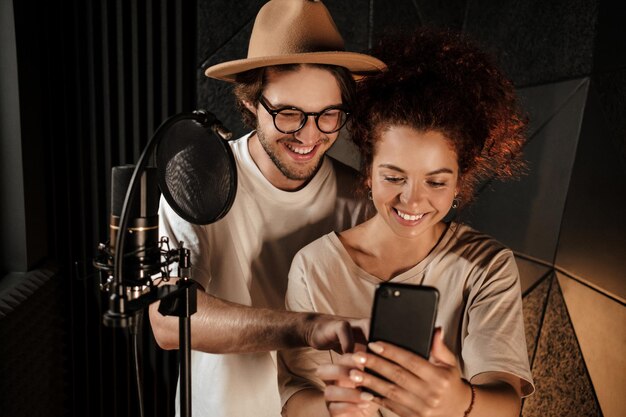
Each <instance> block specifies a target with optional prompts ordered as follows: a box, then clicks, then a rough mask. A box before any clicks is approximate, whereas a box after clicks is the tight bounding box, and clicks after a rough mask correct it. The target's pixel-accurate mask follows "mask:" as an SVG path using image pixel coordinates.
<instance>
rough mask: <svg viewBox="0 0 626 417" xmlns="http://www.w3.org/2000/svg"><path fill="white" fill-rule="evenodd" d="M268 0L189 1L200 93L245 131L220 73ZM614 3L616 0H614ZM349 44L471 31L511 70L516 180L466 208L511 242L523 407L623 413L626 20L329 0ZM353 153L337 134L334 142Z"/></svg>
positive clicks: (560, 5) (476, 221)
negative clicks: (520, 123) (521, 117)
mask: <svg viewBox="0 0 626 417" xmlns="http://www.w3.org/2000/svg"><path fill="white" fill-rule="evenodd" d="M264 3H265V2H264V1H250V2H245V4H241V3H232V2H230V1H227V0H217V1H216V0H213V1H207V0H200V1H198V43H197V45H198V50H197V53H198V69H197V70H198V72H197V86H198V95H197V98H198V102H197V104H198V107H204V108H208V109H210V110H211V111H213V112H214V113H216V115H218V117H219V118H220V119H221V120H222V121H223V122H224V123H225V124H226V125H227V126H229V127H230V128H231V129H232V130H233V131H235V132H236V133H237V134H242V133H243V132H245V129H244V128H243V126H241V124H240V122H239V116H238V114H237V112H236V111H235V110H234V105H233V99H232V96H231V94H230V90H229V85H228V84H227V83H223V82H220V81H215V80H210V79H207V78H206V77H204V75H203V70H204V68H206V67H207V66H209V65H212V64H214V63H218V62H221V61H224V60H229V59H236V58H243V57H245V54H246V50H247V39H248V37H249V34H250V31H251V29H252V24H253V20H254V16H255V14H256V11H257V10H258V8H259V7H260V6H261V5H262V4H264ZM613 3H615V2H613ZM325 4H326V5H327V7H328V9H329V10H330V12H331V14H332V15H333V17H334V18H335V21H336V23H337V26H338V27H339V29H340V31H341V32H342V34H343V35H344V38H345V40H346V46H347V49H349V50H354V51H365V50H367V48H368V47H369V46H370V45H372V43H374V42H376V40H377V39H378V38H379V37H380V35H381V34H383V33H385V31H388V30H411V29H412V28H415V27H417V26H426V25H434V26H445V27H451V28H455V29H458V30H462V31H464V32H467V33H468V34H470V35H471V36H472V37H474V38H475V39H476V40H478V41H479V42H481V43H482V44H483V46H484V47H485V48H486V49H487V50H489V51H490V52H492V53H493V54H494V55H495V56H496V57H497V59H498V62H499V64H500V65H501V67H502V68H503V69H504V70H505V72H506V73H507V74H508V75H509V76H510V77H511V79H512V80H513V81H514V83H515V85H516V87H517V89H518V92H519V96H520V98H521V100H522V102H523V105H524V109H525V110H526V112H527V113H528V115H529V118H530V129H529V138H530V140H529V142H528V145H527V146H526V150H525V152H526V158H527V160H528V161H529V167H530V171H529V173H528V175H526V176H524V177H523V178H522V179H521V180H519V181H516V182H512V183H506V184H500V183H488V184H486V185H485V187H484V188H483V189H482V192H481V193H480V196H479V198H478V201H477V203H476V204H475V205H474V206H472V207H471V208H470V209H468V210H467V211H466V212H465V213H463V220H464V221H466V222H468V223H470V224H472V225H473V226H475V227H476V228H478V229H481V230H483V231H485V232H488V233H490V234H491V235H493V236H495V237H496V238H498V239H499V240H501V241H502V242H504V243H505V244H507V245H509V246H510V247H511V248H513V249H514V250H515V251H516V253H517V254H518V264H519V268H520V272H521V276H522V289H523V291H524V312H525V320H526V332H527V341H528V347H529V357H530V359H531V363H532V367H533V374H534V376H535V382H536V385H537V392H536V394H535V395H534V396H532V397H530V398H528V399H527V400H526V401H525V403H524V407H523V414H524V415H525V416H531V415H550V416H553V415H568V416H591V415H606V416H620V415H623V408H624V405H626V404H624V400H622V397H623V395H621V392H620V390H622V389H623V387H624V386H626V376H625V375H624V372H623V370H624V369H626V362H625V360H624V357H626V355H625V352H624V349H625V348H624V346H626V330H625V329H626V310H625V309H624V301H625V300H626V277H625V274H624V272H623V271H624V270H626V263H625V261H624V258H625V256H624V255H625V254H626V237H625V236H626V224H625V223H626V216H625V214H624V213H625V211H624V197H623V195H624V191H625V190H626V187H625V185H626V184H625V182H626V162H625V161H626V157H625V155H626V145H625V139H626V121H625V120H626V118H624V117H623V115H624V114H625V112H626V99H625V97H626V54H624V51H626V26H624V25H623V22H624V21H626V15H624V12H622V11H620V10H618V8H617V6H616V5H614V4H612V3H611V2H608V1H606V2H605V1H600V0H573V1H572V0H553V1H549V2H547V1H541V0H528V1H522V2H520V1H514V0H504V1H500V2H493V1H488V0H474V1H465V0H451V1H448V2H439V1H425V0H327V1H326V2H325ZM332 152H333V153H334V155H335V156H337V157H339V158H340V159H343V160H344V161H346V162H348V163H351V164H353V165H355V164H356V163H357V159H356V157H355V155H354V153H353V150H352V149H350V147H349V146H348V145H346V144H345V142H339V143H338V145H337V146H336V147H335V149H333V151H332Z"/></svg>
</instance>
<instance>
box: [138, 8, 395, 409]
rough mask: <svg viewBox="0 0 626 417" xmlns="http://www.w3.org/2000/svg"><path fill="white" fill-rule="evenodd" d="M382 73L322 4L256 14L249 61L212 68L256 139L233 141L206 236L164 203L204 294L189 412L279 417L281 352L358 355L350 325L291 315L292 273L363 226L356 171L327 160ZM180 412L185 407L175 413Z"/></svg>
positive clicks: (156, 326)
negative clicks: (302, 254)
mask: <svg viewBox="0 0 626 417" xmlns="http://www.w3.org/2000/svg"><path fill="white" fill-rule="evenodd" d="M384 68H385V66H384V64H383V63H382V62H380V61H379V60H377V59H375V58H373V57H370V56H367V55H363V54H357V53H350V52H344V51H343V39H342V38H341V35H340V34H339V32H338V31H337V28H336V26H335V24H334V22H333V21H332V18H331V16H330V14H329V13H328V10H327V9H326V7H325V6H324V5H323V4H322V3H321V2H319V1H307V0H271V1H269V2H268V3H266V4H265V6H263V8H262V9H261V10H260V12H259V14H258V15H257V19H256V21H255V24H254V28H253V31H252V35H251V39H250V44H249V49H248V57H247V58H246V59H241V60H236V61H231V62H225V63H222V64H218V65H215V66H213V67H210V68H208V69H207V71H206V75H207V76H209V77H214V78H218V79H222V80H226V81H230V82H235V88H234V91H235V95H236V96H237V99H238V105H239V108H240V110H241V111H242V113H243V117H244V121H246V123H247V124H249V125H250V126H251V127H252V128H254V129H255V130H254V131H252V132H251V133H249V134H248V135H245V136H244V137H242V138H240V139H239V140H236V141H233V142H231V148H232V150H233V153H234V155H235V160H236V163H237V175H238V189H237V196H236V198H235V201H234V203H233V206H232V208H231V209H230V211H229V212H228V214H227V215H226V216H225V217H224V218H222V219H221V220H219V221H218V222H216V223H214V224H211V225H208V226H197V225H192V224H189V223H187V222H185V221H184V220H182V219H181V218H179V217H178V216H177V215H176V214H175V213H174V212H173V211H172V210H171V208H170V207H169V206H168V205H167V203H166V202H165V201H164V200H162V204H161V211H160V219H161V230H162V231H164V232H165V233H166V234H167V235H169V237H170V240H171V241H173V242H180V241H182V242H184V243H185V246H186V247H188V248H190V249H191V252H192V265H193V279H194V280H195V281H197V282H198V283H199V284H200V285H201V286H202V287H203V289H204V290H205V291H206V292H202V291H200V292H199V293H198V311H197V313H196V314H194V315H193V316H192V319H191V322H192V325H191V327H192V338H191V341H192V348H193V349H194V351H193V352H192V370H191V371H192V372H191V373H192V388H191V393H192V403H193V405H192V409H193V413H194V414H196V415H200V416H229V417H233V416H235V417H246V416H255V417H256V416H260V417H262V416H279V415H280V412H281V406H280V399H279V395H278V389H277V381H276V378H277V376H276V372H277V371H276V367H277V365H276V357H275V354H274V353H271V352H272V351H275V350H277V349H284V348H292V347H302V346H311V347H314V348H334V349H337V350H346V349H351V347H352V343H353V340H352V333H351V328H350V323H349V322H347V321H345V320H341V319H339V318H335V317H331V316H324V315H315V314H301V313H291V312H286V311H283V310H284V295H285V290H286V285H287V274H288V271H289V266H290V263H291V259H292V257H293V255H294V254H295V253H296V251H298V250H299V249H300V248H301V247H303V246H304V245H306V244H308V243H309V242H311V241H313V240H314V239H316V238H317V237H319V236H321V235H323V234H325V233H328V232H329V231H331V230H343V229H345V228H347V227H351V226H353V225H354V224H355V223H357V222H360V221H361V220H363V218H364V217H365V211H366V204H365V203H364V202H363V201H360V200H357V199H355V198H353V196H352V192H353V190H354V189H355V188H356V184H355V175H354V173H353V171H352V170H351V169H349V168H348V167H346V166H344V165H342V164H341V163H339V162H337V161H334V160H332V159H331V158H329V157H327V156H325V153H326V151H327V150H328V149H329V148H330V147H331V146H332V144H333V143H334V141H335V140H336V139H337V135H338V131H339V129H341V127H342V126H343V125H344V124H345V122H346V119H347V117H348V112H349V106H350V103H351V101H352V100H353V95H354V80H353V76H360V75H365V74H372V73H376V72H378V71H381V70H383V69H384ZM156 308H157V306H156V305H154V306H151V309H150V319H151V323H152V327H153V331H154V334H155V337H156V339H157V341H158V343H159V345H161V346H162V347H163V348H166V349H175V348H177V347H178V321H177V319H176V318H174V317H163V316H161V315H160V314H159V313H158V312H157V311H156ZM177 406H178V403H177Z"/></svg>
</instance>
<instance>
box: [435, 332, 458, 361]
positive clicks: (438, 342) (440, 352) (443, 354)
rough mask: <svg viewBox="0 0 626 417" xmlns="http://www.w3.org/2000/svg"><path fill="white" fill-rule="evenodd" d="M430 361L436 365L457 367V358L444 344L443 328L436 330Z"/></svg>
mask: <svg viewBox="0 0 626 417" xmlns="http://www.w3.org/2000/svg"><path fill="white" fill-rule="evenodd" d="M430 361H431V362H432V363H434V364H436V365H448V366H456V356H454V353H452V351H451V350H450V349H448V347H447V346H446V344H445V343H444V341H443V331H442V330H441V328H437V329H436V330H435V334H434V336H433V346H432V349H431V351H430Z"/></svg>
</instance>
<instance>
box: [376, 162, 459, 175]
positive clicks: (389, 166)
mask: <svg viewBox="0 0 626 417" xmlns="http://www.w3.org/2000/svg"><path fill="white" fill-rule="evenodd" d="M378 167H379V168H387V169H392V170H394V171H398V172H401V173H403V174H405V173H406V172H405V171H404V170H403V169H402V168H400V167H397V166H395V165H393V164H380V165H378ZM438 174H454V171H452V170H451V169H450V168H439V169H436V170H434V171H431V172H428V173H426V175H427V176H431V175H438Z"/></svg>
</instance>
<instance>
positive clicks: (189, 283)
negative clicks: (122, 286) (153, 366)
mask: <svg viewBox="0 0 626 417" xmlns="http://www.w3.org/2000/svg"><path fill="white" fill-rule="evenodd" d="M189 266H190V264H189V252H188V251H187V252H186V256H185V257H184V258H183V259H181V260H180V261H179V272H178V274H179V276H180V277H181V278H180V279H179V280H178V282H177V283H176V285H175V286H171V285H167V286H165V288H167V287H175V289H174V290H173V291H172V292H171V293H170V294H169V295H167V296H166V297H165V298H163V300H161V304H160V305H159V313H161V314H163V315H166V316H177V317H178V318H179V319H178V324H179V329H178V340H179V353H180V415H181V417H190V416H191V315H192V314H194V313H195V312H196V311H197V308H198V302H197V292H196V291H197V288H198V285H197V284H196V282H195V281H193V280H191V279H189V274H188V272H189Z"/></svg>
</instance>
